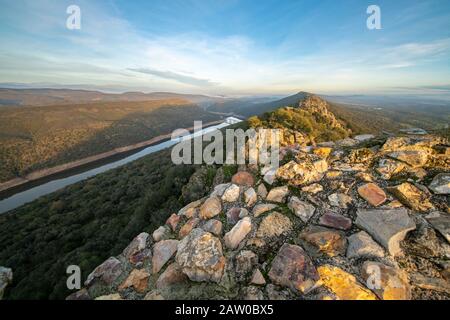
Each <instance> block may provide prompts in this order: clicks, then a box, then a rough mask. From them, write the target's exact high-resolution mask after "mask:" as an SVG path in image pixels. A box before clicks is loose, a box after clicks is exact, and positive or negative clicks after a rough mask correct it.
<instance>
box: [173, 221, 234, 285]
mask: <svg viewBox="0 0 450 320" xmlns="http://www.w3.org/2000/svg"><path fill="white" fill-rule="evenodd" d="M176 262H177V263H178V265H179V266H180V267H181V269H182V270H183V273H184V274H185V275H187V276H188V277H189V279H190V280H192V281H197V282H201V281H212V282H219V281H220V279H221V278H222V275H223V271H224V268H225V262H226V260H225V257H224V256H223V253H222V244H221V243H220V240H219V239H218V238H216V237H214V236H213V235H212V234H211V233H209V232H205V231H204V230H202V229H198V228H197V229H194V230H192V232H191V233H190V234H189V235H188V236H187V237H186V238H184V239H183V240H181V241H180V243H179V245H178V252H177V255H176Z"/></svg>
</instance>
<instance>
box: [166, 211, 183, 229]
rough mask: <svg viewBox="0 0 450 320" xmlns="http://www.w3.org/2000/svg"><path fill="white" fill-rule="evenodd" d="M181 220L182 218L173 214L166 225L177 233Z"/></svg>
mask: <svg viewBox="0 0 450 320" xmlns="http://www.w3.org/2000/svg"><path fill="white" fill-rule="evenodd" d="M180 220H181V216H179V215H177V214H175V213H173V214H172V215H171V216H170V217H169V219H167V221H166V224H167V225H168V226H169V227H170V228H171V229H172V231H175V230H176V229H177V226H178V223H179V222H180Z"/></svg>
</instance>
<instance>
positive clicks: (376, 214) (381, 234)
mask: <svg viewBox="0 0 450 320" xmlns="http://www.w3.org/2000/svg"><path fill="white" fill-rule="evenodd" d="M356 214H357V218H356V222H355V223H356V224H357V225H358V226H359V227H360V228H362V229H364V230H366V231H367V232H368V233H369V234H370V235H371V236H372V237H373V238H374V239H375V240H376V241H378V243H380V244H381V245H382V246H383V247H384V248H386V250H388V252H389V253H390V254H391V255H392V256H398V255H402V250H401V248H400V241H402V240H403V239H404V238H405V236H406V234H407V233H408V232H409V231H411V230H414V229H415V228H416V224H415V223H414V221H413V220H412V219H411V218H410V217H409V214H408V210H406V209H405V208H399V209H358V210H357V212H356Z"/></svg>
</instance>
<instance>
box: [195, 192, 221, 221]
mask: <svg viewBox="0 0 450 320" xmlns="http://www.w3.org/2000/svg"><path fill="white" fill-rule="evenodd" d="M221 211H222V202H221V201H220V199H219V198H218V197H210V198H208V199H206V201H205V202H204V203H203V204H202V206H201V207H200V214H199V216H200V218H201V219H204V220H208V219H211V218H213V217H215V216H217V215H218V214H219V213H220V212H221Z"/></svg>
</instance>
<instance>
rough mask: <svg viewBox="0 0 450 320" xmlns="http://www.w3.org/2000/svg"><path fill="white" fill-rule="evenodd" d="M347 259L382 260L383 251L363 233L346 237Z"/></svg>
mask: <svg viewBox="0 0 450 320" xmlns="http://www.w3.org/2000/svg"><path fill="white" fill-rule="evenodd" d="M347 240H348V247H347V258H382V257H384V249H383V248H382V247H381V246H380V245H379V244H378V243H376V242H375V241H374V240H373V239H372V237H371V236H370V235H369V234H368V233H367V232H365V231H360V232H358V233H355V234H353V235H351V236H350V237H348V239H347Z"/></svg>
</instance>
